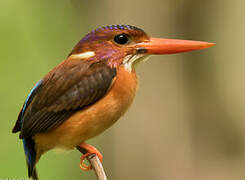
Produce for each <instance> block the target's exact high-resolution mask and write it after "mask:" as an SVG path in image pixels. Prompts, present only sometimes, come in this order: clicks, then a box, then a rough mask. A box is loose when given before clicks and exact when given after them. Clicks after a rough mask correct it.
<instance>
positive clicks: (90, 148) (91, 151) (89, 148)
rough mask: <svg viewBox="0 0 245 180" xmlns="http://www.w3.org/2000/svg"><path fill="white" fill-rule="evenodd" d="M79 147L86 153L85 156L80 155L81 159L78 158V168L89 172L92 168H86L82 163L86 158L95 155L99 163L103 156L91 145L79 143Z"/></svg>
mask: <svg viewBox="0 0 245 180" xmlns="http://www.w3.org/2000/svg"><path fill="white" fill-rule="evenodd" d="M78 146H79V147H81V148H83V149H85V150H86V151H87V153H86V154H84V155H82V156H81V158H80V168H81V169H82V170H84V171H89V170H91V169H92V166H91V165H90V166H87V165H86V164H85V163H84V161H85V159H86V157H88V156H90V155H92V154H95V155H96V156H98V158H99V160H100V162H102V159H103V156H102V154H101V153H100V152H99V151H98V150H97V149H96V148H95V147H93V146H92V145H90V144H87V143H81V144H79V145H78Z"/></svg>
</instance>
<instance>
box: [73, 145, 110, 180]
mask: <svg viewBox="0 0 245 180" xmlns="http://www.w3.org/2000/svg"><path fill="white" fill-rule="evenodd" d="M77 150H78V151H80V152H81V153H83V154H86V153H87V151H86V150H85V149H83V148H81V147H79V146H77ZM87 160H88V161H89V163H90V164H91V165H92V167H93V170H94V172H95V174H96V176H97V179H98V180H107V178H106V174H105V171H104V168H103V166H102V164H101V162H100V160H99V158H98V157H97V156H96V154H91V155H89V156H88V157H87Z"/></svg>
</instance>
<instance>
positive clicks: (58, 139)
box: [12, 25, 215, 180]
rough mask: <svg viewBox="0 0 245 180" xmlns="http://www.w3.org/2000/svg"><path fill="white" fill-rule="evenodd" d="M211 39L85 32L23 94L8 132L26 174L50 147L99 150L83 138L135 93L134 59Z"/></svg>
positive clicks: (117, 28) (126, 30) (116, 30)
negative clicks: (18, 144)
mask: <svg viewBox="0 0 245 180" xmlns="http://www.w3.org/2000/svg"><path fill="white" fill-rule="evenodd" d="M214 45H215V44H214V43H209V42H202V41H190V40H176V39H163V38H152V37H150V36H148V35H147V34H146V33H145V32H144V31H143V30H142V29H140V28H137V27H134V26H131V25H111V26H104V27H100V28H98V29H96V30H93V31H91V32H90V33H88V34H87V35H86V36H85V37H84V38H82V40H80V41H79V42H78V43H77V44H76V46H75V47H74V48H73V49H72V51H71V53H70V54H69V55H68V57H67V58H66V59H65V60H64V61H63V62H61V63H60V64H58V65H57V66H56V67H54V68H53V69H52V70H51V71H50V72H49V73H47V75H45V76H44V77H43V78H42V79H41V80H39V81H38V82H37V83H36V85H35V86H34V87H33V89H32V90H31V91H30V93H29V95H28V96H27V98H26V100H25V102H24V104H23V106H22V109H21V110H20V113H19V115H18V118H17V121H16V124H15V126H14V128H13V130H12V132H13V133H16V132H19V131H20V134H19V138H20V139H22V141H23V145H24V152H25V156H26V162H27V167H28V177H30V178H32V179H35V180H37V179H38V176H37V171H36V164H37V162H38V161H39V159H40V157H41V156H42V155H43V154H44V153H46V152H47V151H49V150H51V149H55V148H62V149H74V148H82V149H84V150H85V151H86V152H87V153H85V154H83V155H82V156H81V161H80V167H81V169H83V170H90V169H91V166H88V165H86V164H85V163H84V159H85V158H86V157H87V156H88V155H91V154H96V155H97V156H98V157H99V159H100V161H102V155H101V153H100V152H99V151H98V150H97V149H96V148H95V147H93V146H92V145H89V144H87V143H85V142H86V141H87V140H88V139H90V138H93V137H95V136H97V135H99V134H100V133H101V132H103V131H104V130H106V129H107V128H109V127H110V126H111V125H113V124H114V123H115V122H116V121H117V120H118V119H119V118H120V117H121V116H122V115H123V114H124V113H125V112H126V111H127V109H128V107H129V106H130V104H131V103H132V102H133V99H134V97H135V94H136V89H137V77H136V71H135V67H136V65H137V64H139V63H140V62H142V61H143V60H145V59H146V58H148V57H149V55H154V54H174V53H180V52H187V51H193V50H200V49H203V48H208V47H211V46H214Z"/></svg>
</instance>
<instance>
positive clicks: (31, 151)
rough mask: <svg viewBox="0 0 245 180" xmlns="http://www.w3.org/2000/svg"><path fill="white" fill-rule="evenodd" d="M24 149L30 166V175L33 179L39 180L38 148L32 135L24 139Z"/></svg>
mask: <svg viewBox="0 0 245 180" xmlns="http://www.w3.org/2000/svg"><path fill="white" fill-rule="evenodd" d="M23 144H24V150H25V155H26V163H27V167H28V177H29V178H31V179H33V180H38V176H37V170H36V167H35V165H36V150H35V142H34V141H33V139H32V138H31V137H28V138H25V139H23Z"/></svg>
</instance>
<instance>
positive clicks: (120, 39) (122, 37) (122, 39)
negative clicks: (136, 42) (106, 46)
mask: <svg viewBox="0 0 245 180" xmlns="http://www.w3.org/2000/svg"><path fill="white" fill-rule="evenodd" d="M114 41H115V42H116V43H117V44H122V45H123V44H127V43H128V42H129V39H128V36H127V35H126V34H118V35H116V36H115V37H114Z"/></svg>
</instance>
